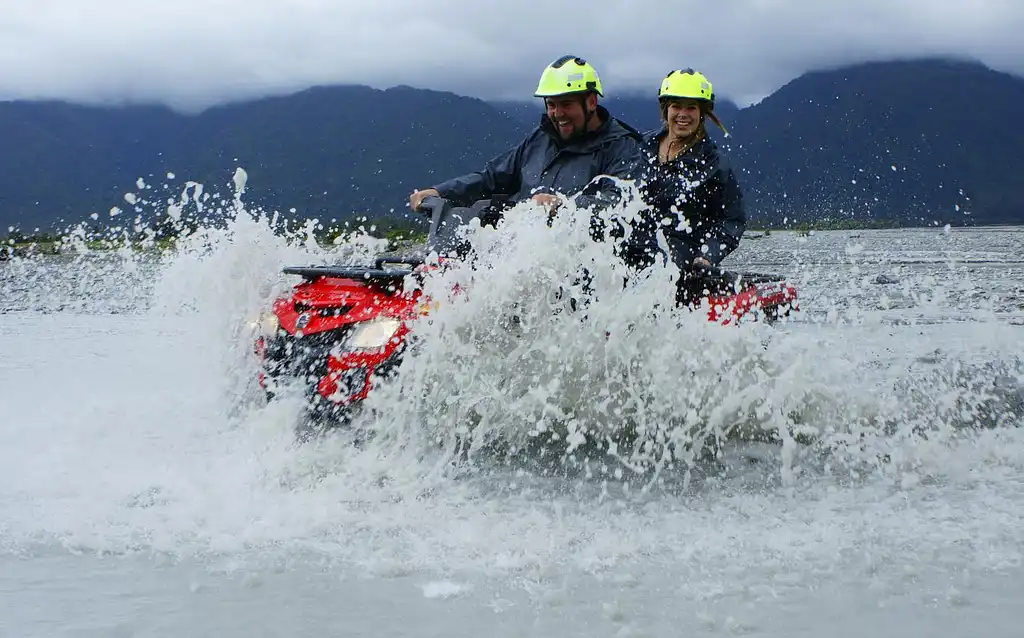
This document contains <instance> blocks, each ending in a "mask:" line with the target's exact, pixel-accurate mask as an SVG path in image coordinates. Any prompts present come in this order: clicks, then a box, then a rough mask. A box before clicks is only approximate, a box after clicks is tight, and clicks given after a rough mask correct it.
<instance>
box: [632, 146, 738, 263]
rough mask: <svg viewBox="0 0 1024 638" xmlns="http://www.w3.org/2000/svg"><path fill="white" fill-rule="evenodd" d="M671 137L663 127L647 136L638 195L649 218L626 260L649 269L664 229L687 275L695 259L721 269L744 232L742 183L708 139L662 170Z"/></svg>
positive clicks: (634, 234)
mask: <svg viewBox="0 0 1024 638" xmlns="http://www.w3.org/2000/svg"><path fill="white" fill-rule="evenodd" d="M667 132H668V131H667V129H666V128H664V127H663V128H662V129H660V130H655V131H651V132H649V133H647V134H645V135H644V141H643V150H644V166H643V169H642V175H641V176H640V177H641V181H642V183H641V186H640V190H641V193H642V196H643V198H644V201H645V202H646V203H647V204H648V206H649V210H648V211H647V213H648V216H647V219H646V221H645V222H644V223H639V224H636V225H634V227H633V232H632V235H631V238H630V240H629V242H628V245H627V246H624V251H623V252H624V255H623V256H624V257H626V258H627V261H630V262H632V263H633V264H635V265H638V266H643V265H646V264H650V263H651V262H652V261H653V258H654V255H655V254H657V253H658V252H659V249H658V247H657V239H656V236H655V232H656V229H657V228H658V227H660V228H661V230H662V232H663V233H664V235H665V240H666V242H667V243H668V246H669V250H670V251H671V255H670V257H671V258H672V261H673V263H675V264H676V266H677V267H679V268H680V269H683V268H684V267H685V266H688V265H690V264H692V263H693V260H694V259H695V258H697V257H704V258H705V259H707V260H708V261H710V262H711V263H712V264H714V265H716V266H717V265H718V264H719V263H720V262H721V261H722V260H723V259H725V257H726V256H727V255H728V254H729V253H731V252H732V251H734V250H735V249H736V247H737V245H739V242H740V238H741V237H742V236H743V232H744V231H745V230H746V226H747V216H746V212H745V210H744V208H743V193H742V191H741V190H740V186H739V181H738V180H737V179H736V174H735V172H734V171H733V169H732V168H731V167H730V166H729V164H728V162H727V161H726V159H725V157H724V156H723V155H722V153H721V152H720V151H719V149H718V146H717V145H716V144H715V143H714V142H712V141H711V140H710V139H708V138H707V137H705V138H704V139H702V140H701V141H699V142H697V143H696V144H694V145H693V146H692V147H691V148H689V149H688V150H687V151H686V152H684V153H682V154H681V155H680V156H679V157H677V158H676V159H675V160H673V161H671V162H669V163H667V164H664V165H662V164H660V163H659V161H658V145H659V143H660V142H661V140H662V138H664V136H665V135H666V133H667ZM687 228H689V230H687Z"/></svg>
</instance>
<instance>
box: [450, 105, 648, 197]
mask: <svg viewBox="0 0 1024 638" xmlns="http://www.w3.org/2000/svg"><path fill="white" fill-rule="evenodd" d="M597 116H598V117H600V118H601V121H602V124H601V127H600V128H598V129H596V130H594V131H590V132H588V133H587V134H585V135H583V136H582V137H580V138H579V139H575V140H572V141H570V142H569V143H565V142H563V141H562V140H561V138H560V137H559V135H558V131H556V130H555V127H554V125H553V124H552V122H551V120H550V119H549V118H548V116H547V115H546V114H545V115H543V116H542V117H541V123H540V126H538V127H537V128H536V129H534V130H533V132H532V133H530V134H529V135H528V136H527V137H526V139H524V140H523V141H522V142H520V144H519V145H518V146H516V147H515V148H512V149H509V150H508V151H506V152H504V153H502V154H501V155H498V156H497V157H495V158H494V159H492V160H491V161H489V162H488V163H487V165H486V166H484V168H483V170H479V171H476V172H473V173H469V174H468V175H463V176H461V177H456V178H454V179H450V180H448V181H445V182H442V183H440V184H437V185H436V186H434V187H433V188H435V189H437V191H438V193H440V195H441V197H443V198H445V199H448V200H451V201H452V203H453V204H455V205H456V206H471V205H472V204H473V203H474V202H476V201H478V200H482V199H489V198H491V197H493V196H494V195H507V196H509V200H508V201H509V203H511V204H515V203H518V202H520V201H523V200H527V199H530V198H531V197H532V196H533V195H535V194H537V193H559V194H562V195H565V196H567V197H573V198H574V199H575V202H576V204H577V205H578V206H581V207H595V206H596V207H597V208H604V207H606V206H609V205H613V204H616V203H618V202H619V201H620V200H621V195H622V194H621V192H620V190H619V188H618V187H617V186H616V184H615V183H614V182H613V181H612V180H610V179H599V180H595V178H597V177H599V176H602V175H607V176H612V177H618V178H621V179H634V178H635V177H636V173H637V171H638V170H639V169H640V168H641V167H642V166H643V155H642V153H641V150H640V144H641V143H642V141H643V137H642V136H641V134H640V133H638V132H637V131H636V130H634V129H633V128H631V127H629V126H628V125H626V124H624V123H622V122H620V121H619V120H617V119H615V118H613V117H611V114H610V113H609V112H608V110H607V109H606V108H604V107H603V106H598V107H597ZM592 181H593V182H594V183H591V182H592Z"/></svg>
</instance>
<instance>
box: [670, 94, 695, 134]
mask: <svg viewBox="0 0 1024 638" xmlns="http://www.w3.org/2000/svg"><path fill="white" fill-rule="evenodd" d="M665 118H666V119H667V120H668V130H669V133H671V134H672V135H673V136H675V137H689V136H691V135H693V134H694V133H696V132H697V127H698V126H700V103H699V102H697V100H672V101H671V102H669V103H668V109H667V110H666V112H665Z"/></svg>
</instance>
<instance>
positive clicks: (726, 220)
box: [702, 164, 747, 266]
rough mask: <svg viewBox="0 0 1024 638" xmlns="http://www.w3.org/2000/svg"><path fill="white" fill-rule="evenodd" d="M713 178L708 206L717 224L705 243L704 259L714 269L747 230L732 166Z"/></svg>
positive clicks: (716, 173)
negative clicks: (712, 265) (713, 266)
mask: <svg viewBox="0 0 1024 638" xmlns="http://www.w3.org/2000/svg"><path fill="white" fill-rule="evenodd" d="M712 179H713V181H714V185H713V187H712V190H711V197H710V201H709V203H708V204H709V208H710V209H711V210H712V211H713V215H714V218H716V219H717V221H716V222H715V224H714V225H713V226H712V230H711V237H709V238H707V240H706V241H705V242H704V243H705V245H707V252H706V253H704V255H703V256H704V258H705V259H707V260H708V261H710V262H711V263H712V264H714V265H716V266H717V265H718V264H719V263H721V261H722V260H723V259H725V258H726V257H727V256H728V255H729V253H731V252H732V251H734V250H736V247H737V246H739V243H740V238H742V237H743V233H744V231H746V229H747V213H746V210H745V209H744V206H743V192H742V190H741V189H740V184H739V180H738V179H737V178H736V172H735V171H734V170H733V169H732V167H730V166H728V165H725V164H723V165H722V166H719V167H718V170H716V171H715V173H714V175H713V177H712ZM702 252H703V251H702Z"/></svg>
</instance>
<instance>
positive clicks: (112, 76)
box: [0, 0, 1024, 108]
mask: <svg viewBox="0 0 1024 638" xmlns="http://www.w3.org/2000/svg"><path fill="white" fill-rule="evenodd" d="M1021 32H1024V2H1020V1H1019V0H972V1H971V2H962V1H952V0H860V1H858V2H837V1H835V0H831V1H822V0H788V1H787V0H734V1H732V2H719V3H714V2H705V1H700V2H696V1H691V0H685V1H679V2H664V1H663V0H660V1H658V2H655V1H654V0H591V2H589V3H584V4H578V3H577V4H571V3H570V4H568V5H565V4H563V5H557V6H556V5H550V4H549V3H547V2H539V1H534V0H527V1H524V2H519V3H515V4H513V3H497V2H495V3H491V2H481V1H480V0H434V1H433V2H421V1H420V0H359V1H358V2H354V1H352V0H290V1H288V2H284V1H282V0H278V1H272V0H245V1H241V0H177V1H176V2H165V1H159V2H156V1H149V0H132V1H128V0H95V1H94V2H83V1H81V0H29V1H25V2H14V1H13V0H12V1H8V2H5V6H4V8H3V11H0V98H6V99H13V98H60V99H69V100H74V101H115V102H116V101H160V102H166V103H170V104H172V105H175V106H178V107H181V108H197V107H202V106H206V105H209V104H211V103H216V102H221V101H226V100H232V99H240V98H246V97H253V96H260V95H266V94H279V93H284V92H290V91H294V90H297V89H301V88H305V87H308V86H310V85H314V84H331V83H360V84H369V85H371V86H376V87H381V88H382V87H387V86H393V85H395V84H410V85H413V86H418V87H424V88H435V89H443V90H453V91H456V92H459V93H464V94H469V95H478V96H481V97H486V98H492V97H506V98H509V97H529V96H530V95H531V94H532V91H533V88H534V83H535V82H536V78H537V76H538V75H539V73H540V70H541V69H542V68H543V66H544V65H545V64H546V63H547V62H549V61H550V60H552V59H554V58H556V57H558V56H560V55H562V54H564V53H573V54H575V55H580V56H583V57H585V58H587V59H589V60H591V61H592V62H593V63H594V64H595V65H596V66H597V67H598V70H599V72H600V73H601V75H602V78H603V80H604V83H605V86H606V89H607V91H608V92H609V93H616V92H623V91H632V90H639V91H650V92H651V93H652V95H653V92H654V90H655V87H656V86H657V85H658V83H659V82H660V80H661V78H662V77H664V75H665V73H667V71H668V70H670V69H672V68H676V67H680V66H694V67H696V68H699V69H701V70H702V71H704V72H705V73H706V74H707V75H708V76H709V77H711V79H712V81H713V82H714V83H715V88H716V92H717V93H719V94H720V95H722V96H725V97H732V98H733V99H739V100H740V101H747V100H750V99H755V98H756V97H758V96H763V95H765V94H767V93H770V92H771V91H773V90H775V89H777V88H778V87H779V86H781V85H782V84H784V83H785V82H788V81H789V80H791V79H793V78H794V77H796V76H798V75H799V74H800V73H802V72H804V71H807V70H811V69H814V68H821V67H827V66H834V65H838V64H843V63H848V62H858V61H865V60H877V59H886V58H891V57H909V56H923V55H956V56H968V57H973V58H976V59H978V60H980V61H982V62H984V63H986V64H988V65H990V66H992V67H993V68H996V69H999V70H1004V71H1009V72H1014V73H1018V74H1024V38H1021V37H1020V33H1021Z"/></svg>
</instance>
